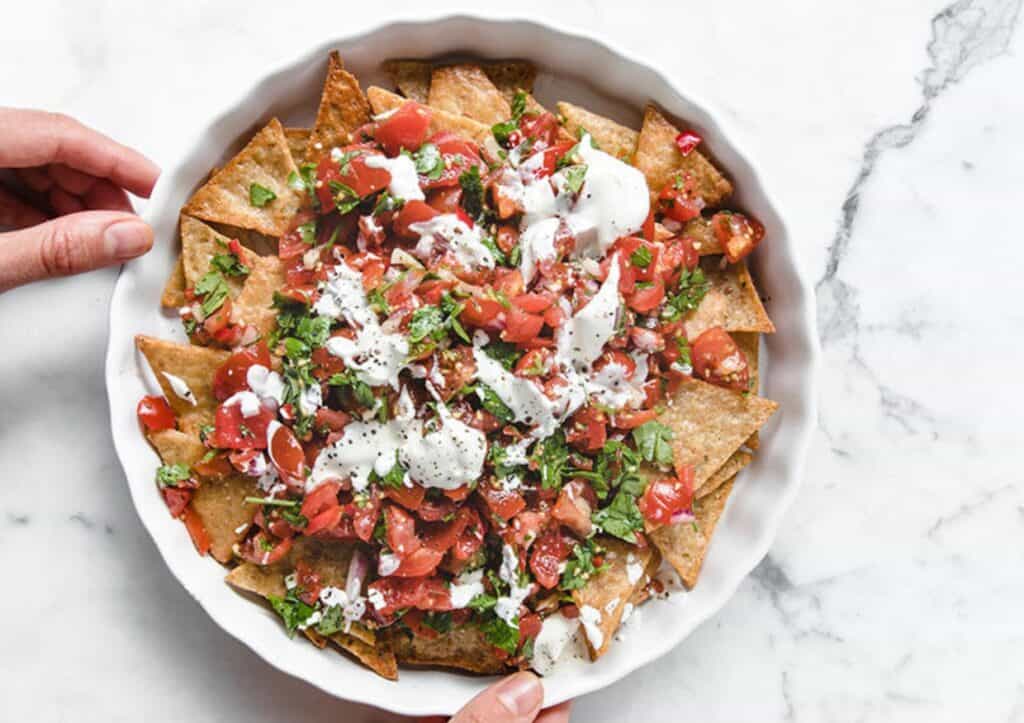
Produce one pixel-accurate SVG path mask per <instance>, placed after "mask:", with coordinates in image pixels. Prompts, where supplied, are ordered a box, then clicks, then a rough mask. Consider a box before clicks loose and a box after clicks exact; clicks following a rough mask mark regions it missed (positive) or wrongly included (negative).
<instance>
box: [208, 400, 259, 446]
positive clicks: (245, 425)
mask: <svg viewBox="0 0 1024 723" xmlns="http://www.w3.org/2000/svg"><path fill="white" fill-rule="evenodd" d="M274 416H275V414H274V412H272V411H271V410H269V409H266V408H264V407H261V408H260V411H259V412H257V413H256V414H255V415H253V416H251V417H245V416H242V405H240V404H231V405H224V404H222V405H220V406H219V407H217V416H216V417H215V418H214V431H213V434H212V435H210V441H211V443H212V444H213V446H215V447H220V448H221V449H266V447H267V427H268V426H269V425H270V423H271V422H272V421H274Z"/></svg>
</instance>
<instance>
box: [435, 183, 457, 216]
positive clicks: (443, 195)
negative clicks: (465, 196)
mask: <svg viewBox="0 0 1024 723" xmlns="http://www.w3.org/2000/svg"><path fill="white" fill-rule="evenodd" d="M427 205H428V206H430V207H431V208H432V209H434V210H435V211H437V212H438V213H455V212H456V211H458V210H459V209H460V208H462V186H453V187H451V188H435V189H433V190H432V191H430V192H429V193H427Z"/></svg>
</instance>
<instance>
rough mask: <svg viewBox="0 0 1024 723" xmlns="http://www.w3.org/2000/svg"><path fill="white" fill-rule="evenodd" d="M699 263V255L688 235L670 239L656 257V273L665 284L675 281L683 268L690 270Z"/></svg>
mask: <svg viewBox="0 0 1024 723" xmlns="http://www.w3.org/2000/svg"><path fill="white" fill-rule="evenodd" d="M698 263H700V255H699V254H698V253H697V249H695V248H694V246H693V240H692V239H691V238H690V237H689V236H681V237H679V238H674V239H670V240H669V241H667V242H666V243H665V248H664V250H663V251H662V252H661V256H660V257H659V258H658V274H659V275H660V276H661V280H662V281H664V282H665V283H666V284H668V283H671V282H673V281H675V280H676V279H677V278H678V276H679V273H680V272H681V271H682V270H683V269H688V270H690V271H692V270H693V269H695V268H697V264H698Z"/></svg>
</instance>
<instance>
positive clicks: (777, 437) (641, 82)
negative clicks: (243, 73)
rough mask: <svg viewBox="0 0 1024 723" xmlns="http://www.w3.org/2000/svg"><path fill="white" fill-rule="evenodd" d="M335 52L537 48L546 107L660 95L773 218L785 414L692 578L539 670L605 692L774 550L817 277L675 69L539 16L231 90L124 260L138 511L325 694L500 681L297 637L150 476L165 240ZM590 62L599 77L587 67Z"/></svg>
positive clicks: (790, 467)
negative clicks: (196, 544)
mask: <svg viewBox="0 0 1024 723" xmlns="http://www.w3.org/2000/svg"><path fill="white" fill-rule="evenodd" d="M332 48H337V49H339V50H340V51H341V54H342V57H343V58H344V59H345V64H346V66H347V67H349V68H350V69H351V70H352V71H353V72H354V73H355V74H356V75H357V76H358V77H359V78H360V80H361V81H362V83H363V86H364V87H366V86H368V85H370V84H372V83H376V84H380V85H385V86H386V85H387V84H386V82H385V79H384V78H383V77H382V76H381V73H380V72H379V70H378V64H379V63H380V62H381V61H382V60H385V59H387V58H393V57H432V56H437V55H442V54H448V53H464V54H469V55H474V56H479V57H494V58H506V57H521V58H529V59H531V60H532V61H534V62H535V63H536V64H537V65H538V67H539V69H540V76H539V78H538V81H537V85H536V89H535V90H536V95H537V96H538V98H539V100H540V101H541V102H542V103H544V104H545V105H547V106H548V107H553V106H554V102H555V101H556V100H562V99H564V100H569V101H573V102H575V103H578V104H580V105H583V106H585V107H587V108H590V109H591V110H594V111H597V112H600V113H604V114H606V115H609V116H611V117H613V118H616V119H617V120H620V121H621V122H624V123H627V124H628V125H631V126H632V127H634V128H638V127H639V122H640V113H641V112H642V109H643V106H644V103H646V102H647V101H648V100H652V99H653V100H654V101H656V102H657V103H658V104H660V105H661V106H662V107H663V108H665V109H666V110H667V111H668V113H670V114H672V115H675V116H677V117H679V118H682V119H685V120H686V122H687V123H688V124H690V125H691V126H692V127H693V128H695V129H697V130H698V131H699V132H700V133H701V135H702V136H703V137H704V139H705V140H706V141H707V143H708V146H709V147H710V148H711V150H712V151H713V152H714V154H715V156H716V157H717V158H718V159H719V161H720V162H721V166H722V167H723V168H724V169H725V171H726V172H727V174H728V175H729V176H730V177H731V178H732V179H733V181H734V182H735V186H736V189H737V195H736V199H735V203H736V205H737V206H738V207H740V208H743V209H746V210H748V211H750V212H751V213H753V215H755V216H756V217H757V218H759V219H761V221H762V222H763V223H764V225H765V227H766V228H767V237H766V239H765V241H764V243H763V244H762V245H761V247H760V248H759V249H758V250H757V252H756V253H755V254H754V257H753V260H752V267H753V271H754V274H755V276H756V278H757V280H758V283H759V286H760V289H761V292H762V293H763V294H764V295H766V296H767V297H768V298H769V299H770V302H769V303H768V310H769V313H770V314H771V317H772V319H773V320H774V321H775V324H776V325H777V327H778V333H777V334H775V335H773V336H769V337H766V340H765V341H766V343H765V345H764V351H763V357H764V361H763V362H762V364H763V371H762V376H761V378H762V385H763V391H762V394H764V395H765V396H767V397H769V398H771V399H775V400H777V401H778V402H779V403H780V404H781V409H780V411H779V412H778V413H777V414H776V415H775V417H774V418H773V419H772V421H771V422H770V423H769V424H768V426H767V427H766V428H765V429H764V431H763V433H762V436H761V449H760V452H759V454H758V455H757V456H756V459H755V462H754V463H753V464H752V465H751V466H750V467H749V468H748V469H747V470H746V471H744V473H743V474H742V475H740V478H739V481H738V482H737V485H736V490H735V494H733V495H732V498H731V500H730V502H729V506H728V508H727V510H726V512H725V515H724V516H723V518H722V520H721V522H720V523H719V526H718V529H717V531H716V534H715V537H714V542H713V544H712V545H711V549H710V552H709V554H708V557H707V560H706V562H705V564H704V569H703V571H702V573H701V577H700V581H699V583H698V584H697V586H696V588H695V589H694V590H693V591H692V592H691V593H689V594H687V595H684V596H679V597H678V598H675V599H671V598H670V599H669V600H668V601H657V600H656V601H652V602H651V603H649V604H647V605H645V606H644V609H643V615H642V618H641V619H640V620H638V621H637V622H636V623H634V624H631V629H630V633H629V636H628V638H627V639H626V640H624V641H622V642H620V643H618V644H616V645H612V646H611V650H610V651H609V653H608V654H607V655H605V656H604V657H603V658H601V659H600V660H599V661H598V662H597V663H594V664H590V663H584V662H578V663H574V664H572V665H570V666H568V667H566V668H563V669H560V670H558V671H557V672H556V673H555V674H554V675H552V676H550V677H549V678H547V679H546V681H545V686H546V690H547V694H546V701H547V702H548V703H549V704H553V703H557V702H561V701H563V700H567V699H570V698H574V697H576V696H579V695H582V694H584V693H589V692H591V691H594V690H598V689H600V688H602V687H604V686H606V685H609V684H611V683H613V682H615V681H617V680H619V679H620V678H622V677H623V676H625V675H626V674H628V673H630V672H631V671H633V670H635V669H636V668H638V667H640V666H642V665H644V664H646V663H649V662H651V661H652V660H654V659H656V658H658V657H659V656H661V655H663V654H665V653H666V652H668V651H669V650H670V649H671V648H672V647H673V646H675V645H678V644H679V643H680V642H681V641H682V640H683V639H684V638H685V637H686V636H687V635H688V634H689V633H690V631H692V630H693V629H694V628H695V627H696V626H697V625H699V624H700V623H701V622H702V621H704V620H705V619H707V618H708V617H709V616H711V615H712V614H714V613H715V612H716V611H718V610H719V608H721V607H722V606H723V605H724V604H725V602H726V600H727V599H728V598H729V597H730V596H731V595H732V593H733V591H734V590H735V589H736V588H737V586H738V585H739V583H740V581H741V580H742V579H743V578H744V577H745V576H746V575H747V574H748V573H749V572H750V571H751V570H752V569H753V568H754V566H755V565H756V564H757V563H758V562H759V561H760V560H761V558H762V557H764V555H765V554H766V553H767V551H768V547H769V545H770V544H771V542H772V540H773V538H774V536H775V533H776V529H777V527H778V525H779V523H780V520H781V518H782V515H783V512H784V511H785V509H786V507H787V506H788V505H789V503H790V500H791V499H792V498H793V496H794V494H795V492H796V489H797V486H798V484H799V481H800V478H801V470H802V468H803V461H804V457H805V453H806V450H807V447H808V444H809V441H810V435H811V431H812V427H813V424H814V421H815V411H814V408H815V398H816V387H815V378H816V373H815V372H816V356H817V342H816V336H815V332H814V317H813V311H812V306H813V305H812V300H813V293H812V290H811V287H810V285H809V284H808V282H807V280H806V278H805V277H804V276H802V275H801V273H800V271H799V270H798V264H797V261H796V258H795V255H794V248H793V244H792V242H791V240H790V238H789V235H788V232H787V230H786V226H785V224H784V223H783V220H782V217H781V214H780V213H779V211H778V209H777V206H776V204H775V203H774V202H773V201H772V200H771V199H770V195H769V193H768V192H767V191H766V190H765V189H764V188H762V186H761V182H760V180H759V178H758V175H757V173H756V172H755V170H754V167H753V165H752V164H751V162H750V161H749V160H748V159H747V158H746V157H745V156H744V155H743V154H742V153H741V152H740V151H739V150H738V148H737V147H736V145H735V143H734V142H733V140H732V139H731V138H730V136H729V134H728V133H726V132H725V130H724V129H723V127H722V125H721V124H720V123H719V122H718V121H716V120H715V119H713V118H712V114H710V113H709V112H708V111H707V110H706V109H705V107H704V105H702V104H701V103H699V102H698V101H696V100H695V99H693V98H692V97H690V96H688V95H686V94H685V93H683V92H682V91H680V90H679V89H678V88H677V87H676V86H674V85H673V83H672V81H671V80H670V79H669V78H668V77H667V76H666V75H664V74H662V73H659V72H658V71H657V70H654V69H652V68H651V67H649V66H648V65H645V64H643V63H640V62H638V61H636V60H633V59H631V58H629V57H627V56H625V55H624V54H623V53H621V52H617V51H615V50H613V49H612V48H611V47H609V46H608V45H607V44H606V43H604V42H601V41H598V40H595V39H593V38H588V37H583V36H581V35H574V34H568V33H565V32H561V31H559V30H555V29H552V28H548V27H544V26H541V25H538V24H536V23H532V22H520V21H501V22H496V21H488V20H483V19H478V18H469V17H464V16H460V17H446V18H441V19H438V20H433V21H429V22H423V23H399V24H392V25H387V26H384V27H381V28H378V29H376V30H373V31H371V32H368V33H365V34H363V35H360V36H358V37H352V38H339V39H336V40H333V41H331V42H328V43H325V44H324V45H322V46H321V47H319V48H317V49H316V50H314V51H312V52H310V53H309V54H307V55H306V56H304V57H302V58H300V59H299V60H298V61H296V62H294V63H291V64H289V65H287V66H285V67H283V68H280V69H277V70H275V71H274V72H272V73H270V74H269V75H268V76H267V77H266V79H265V80H263V81H262V82H260V83H259V84H257V85H256V86H255V87H252V88H249V89H248V90H246V91H245V92H244V94H241V95H239V96H238V97H236V98H227V99H226V101H229V102H227V103H226V105H225V110H223V112H221V113H220V114H218V115H216V116H214V118H213V121H212V123H211V124H210V125H209V127H207V128H206V129H204V130H203V132H202V134H201V135H200V136H199V137H197V138H196V139H195V141H194V143H192V144H191V145H190V146H186V147H187V148H189V151H188V153H187V154H186V155H185V156H184V157H183V158H181V159H180V161H179V162H178V163H177V164H176V165H175V166H174V167H173V168H170V169H168V170H167V171H165V172H164V174H163V176H162V178H161V179H160V182H159V184H158V185H157V188H156V192H155V195H154V196H153V199H152V201H151V203H150V204H149V213H148V214H147V217H148V218H147V220H148V221H149V222H150V223H152V224H153V226H154V228H155V230H156V237H157V239H159V240H160V243H158V244H157V247H156V248H155V249H154V250H153V251H152V252H151V253H150V254H148V255H147V256H146V257H144V258H143V259H141V260H138V261H133V262H132V263H130V264H128V265H127V266H126V267H125V268H124V270H123V272H122V273H121V275H120V278H119V279H118V282H117V287H116V288H115V290H114V295H113V298H112V301H111V309H110V343H109V348H108V354H107V366H106V379H107V388H108V392H109V395H110V408H111V425H112V431H113V438H114V444H115V447H116V448H117V453H118V456H119V457H120V459H121V464H122V465H123V467H124V471H125V475H126V476H127V478H128V485H129V489H130V490H131V495H132V499H133V501H134V503H135V506H136V508H137V509H138V512H139V516H140V517H141V518H142V522H143V524H144V525H145V526H146V528H147V529H148V530H149V533H150V534H151V535H152V536H153V540H154V541H155V542H156V545H157V547H158V548H159V550H160V553H161V555H163V558H164V560H165V561H166V562H167V565H168V567H169V568H170V569H171V572H172V573H173V574H174V575H175V576H176V577H177V578H178V579H179V580H180V581H181V584H182V585H184V586H185V588H186V589H187V590H188V591H189V592H190V593H191V594H192V596H193V597H195V599H196V600H197V601H198V602H199V604H200V605H202V606H203V608H204V609H205V610H206V611H207V612H208V613H209V614H210V616H211V617H212V618H213V619H214V620H215V621H216V622H217V624H218V625H220V626H221V627H222V628H224V630H226V631H227V632H228V633H230V634H231V635H233V636H234V637H236V638H237V639H238V640H240V641H242V642H243V643H245V644H246V645H248V646H249V647H250V648H252V649H253V650H254V651H255V652H256V653H257V654H258V655H260V656H261V657H262V658H264V659H265V660H266V661H267V662H269V663H270V664H271V665H273V666H275V667H277V668H279V669H280V670H282V671H284V672H287V673H289V674H291V675H294V676H296V677H298V678H301V679H303V680H305V681H307V682H309V683H311V684H313V685H315V686H317V687H319V688H321V689H323V690H324V691H327V692H328V693H331V694H333V695H335V696H338V697H340V698H346V699H349V700H354V701H359V702H363V703H369V704H372V705H376V706H379V707H381V708H386V709H389V710H392V711H394V712H397V713H403V714H407V715H426V714H451V713H454V712H455V711H456V710H457V709H458V708H459V707H460V706H461V705H462V704H463V703H465V702H466V701H467V700H468V699H469V698H470V697H471V696H473V695H474V694H475V693H477V692H478V691H479V690H481V689H482V688H483V687H484V686H486V685H487V684H488V683H489V682H490V679H488V678H475V677H469V676H464V675H459V674H455V673H448V672H443V671H425V670H402V671H401V680H400V681H399V682H397V683H392V682H389V681H386V680H383V679H382V678H379V677H377V676H376V675H374V674H373V673H371V672H370V671H369V670H366V669H365V668H363V667H361V666H360V665H358V664H356V663H353V662H351V661H349V660H348V659H347V658H345V657H344V656H342V655H338V654H334V653H331V652H329V651H326V652H324V651H318V650H316V649H315V648H314V647H313V646H311V645H309V644H308V643H306V642H305V641H301V640H298V639H296V640H289V639H288V638H287V636H285V634H284V631H283V630H282V628H281V625H280V623H279V621H278V620H277V618H276V616H275V615H274V614H273V613H272V612H269V611H268V610H266V609H264V608H263V607H262V606H260V605H255V604H253V603H252V602H250V601H249V600H247V599H244V598H243V597H242V596H240V595H239V594H237V593H235V592H234V591H233V590H232V589H231V588H230V587H228V586H227V585H226V584H225V583H224V581H223V578H224V570H223V568H221V567H220V566H219V565H217V564H215V563H214V562H213V561H212V560H210V559H208V558H200V557H199V556H197V555H196V554H195V550H194V549H193V547H192V544H191V542H190V541H189V538H188V535H187V534H186V532H185V528H184V526H183V525H182V524H181V523H179V522H177V521H175V520H172V519H171V517H170V516H169V515H168V514H167V509H166V507H165V506H164V503H163V501H162V500H161V498H160V495H158V494H157V492H156V489H155V487H154V484H153V472H154V469H155V467H156V465H157V457H156V455H155V454H154V453H153V451H152V450H151V449H150V448H149V446H148V445H147V444H146V441H145V439H144V438H143V436H142V434H141V433H140V432H139V429H138V425H137V422H136V418H135V405H136V403H137V401H138V399H139V398H140V397H141V396H143V395H144V394H147V393H150V394H151V393H154V392H156V391H157V389H158V387H157V386H156V383H155V380H153V379H152V378H151V376H150V372H149V370H148V368H146V366H145V364H144V363H143V361H142V359H141V358H140V356H139V355H138V354H137V353H136V351H135V348H134V344H133V337H134V336H135V334H139V333H144V334H151V335H153V336H159V337H163V338H169V339H179V340H182V341H184V339H185V337H184V334H183V332H182V330H181V325H180V323H179V322H178V321H177V319H175V318H173V317H171V316H169V315H166V314H164V313H163V312H162V311H161V310H160V307H159V297H160V293H161V290H162V288H163V285H164V282H165V280H166V279H167V276H168V274H169V273H170V271H171V268H172V266H173V264H174V261H175V258H176V256H177V253H178V249H177V248H176V245H175V244H171V243H168V241H169V240H170V239H173V238H175V230H176V229H175V227H176V222H177V218H178V209H179V208H180V207H181V205H182V204H183V203H184V202H185V200H186V199H187V198H188V196H189V195H190V194H191V192H192V190H193V189H194V188H195V186H196V185H197V184H198V183H199V182H200V181H201V180H203V179H204V178H205V175H206V173H207V172H208V171H209V169H210V168H211V167H213V166H215V165H218V164H220V163H222V162H223V160H225V159H226V158H229V157H230V156H231V155H233V154H234V153H235V151H237V150H238V149H239V148H240V147H241V145H242V144H243V143H244V142H245V141H246V140H248V138H249V137H250V135H251V134H252V133H253V131H254V130H256V129H257V128H259V127H260V126H262V125H263V124H264V123H265V122H266V121H267V120H268V119H269V118H270V117H271V116H275V115H276V116H278V117H279V118H280V119H281V120H282V122H284V123H285V124H286V125H297V124H309V123H310V121H311V119H312V116H313V113H314V111H315V108H316V104H317V99H318V97H319V93H320V86H321V83H322V80H323V77H324V73H325V69H326V60H327V53H328V51H329V50H330V49H332ZM596 68H600V71H601V72H600V73H595V72H593V70H594V69H596Z"/></svg>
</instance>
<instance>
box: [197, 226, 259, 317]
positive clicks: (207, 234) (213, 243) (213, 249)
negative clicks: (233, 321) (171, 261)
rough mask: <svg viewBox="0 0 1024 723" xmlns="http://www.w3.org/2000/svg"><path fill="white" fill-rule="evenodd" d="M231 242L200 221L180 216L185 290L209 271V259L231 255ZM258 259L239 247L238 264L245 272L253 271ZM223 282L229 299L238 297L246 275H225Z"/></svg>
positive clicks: (247, 250) (250, 252)
mask: <svg viewBox="0 0 1024 723" xmlns="http://www.w3.org/2000/svg"><path fill="white" fill-rule="evenodd" d="M230 242H231V239H230V238H228V237H227V236H225V235H223V234H221V233H218V232H217V231H215V230H214V229H213V228H211V227H210V226H207V225H206V224H205V223H203V222H202V221H200V220H199V219H196V218H192V217H191V216H185V215H183V216H182V217H181V261H182V264H183V266H184V271H185V287H186V288H191V287H194V286H195V285H196V284H197V283H198V282H199V279H201V278H203V276H204V275H205V274H206V273H207V272H208V271H210V260H211V259H212V258H213V257H214V256H217V255H224V254H228V253H230V252H229V251H228V244H229V243H230ZM258 258H259V257H258V256H257V255H256V254H254V253H253V252H252V251H250V250H249V249H246V248H244V247H243V248H242V253H241V254H240V258H239V261H240V262H241V263H242V264H243V265H244V266H245V267H246V268H248V269H250V270H251V269H252V268H253V266H254V265H255V263H256V260H257V259H258ZM223 276H224V280H225V282H227V285H228V288H229V289H231V296H232V298H234V297H236V296H238V294H239V292H241V290H242V285H243V284H244V283H245V279H246V277H245V276H231V275H229V274H224V275H223Z"/></svg>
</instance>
